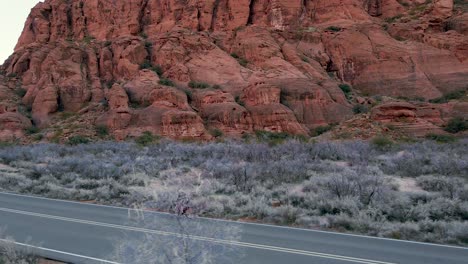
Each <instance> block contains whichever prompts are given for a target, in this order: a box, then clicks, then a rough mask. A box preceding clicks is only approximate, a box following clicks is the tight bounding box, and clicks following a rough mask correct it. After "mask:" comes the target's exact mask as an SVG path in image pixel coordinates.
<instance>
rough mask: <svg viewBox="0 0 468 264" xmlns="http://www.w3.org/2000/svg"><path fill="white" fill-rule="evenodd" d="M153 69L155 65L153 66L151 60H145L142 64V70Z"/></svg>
mask: <svg viewBox="0 0 468 264" xmlns="http://www.w3.org/2000/svg"><path fill="white" fill-rule="evenodd" d="M151 67H153V65H152V64H151V61H149V60H145V61H144V62H142V63H141V64H140V70H145V69H150V68H151Z"/></svg>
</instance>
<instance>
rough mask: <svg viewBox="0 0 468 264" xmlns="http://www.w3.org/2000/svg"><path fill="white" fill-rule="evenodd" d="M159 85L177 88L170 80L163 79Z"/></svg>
mask: <svg viewBox="0 0 468 264" xmlns="http://www.w3.org/2000/svg"><path fill="white" fill-rule="evenodd" d="M159 84H161V85H165V86H173V87H174V86H175V83H174V82H173V81H171V80H169V79H164V78H162V79H161V80H159Z"/></svg>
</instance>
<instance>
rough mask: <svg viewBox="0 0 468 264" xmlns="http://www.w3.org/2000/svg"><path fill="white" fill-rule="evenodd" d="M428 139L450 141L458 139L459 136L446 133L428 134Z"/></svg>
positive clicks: (440, 141)
mask: <svg viewBox="0 0 468 264" xmlns="http://www.w3.org/2000/svg"><path fill="white" fill-rule="evenodd" d="M426 138H427V139H430V140H434V141H436V142H439V143H450V142H455V141H457V138H456V137H454V136H452V135H444V134H427V135H426Z"/></svg>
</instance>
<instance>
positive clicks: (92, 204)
mask: <svg viewBox="0 0 468 264" xmlns="http://www.w3.org/2000/svg"><path fill="white" fill-rule="evenodd" d="M1 194H4V195H11V196H18V197H26V198H31V199H40V200H46V201H54V202H61V203H71V204H77V205H81V206H95V207H105V208H113V209H119V210H125V211H137V210H136V209H132V208H127V207H120V206H112V205H103V204H94V203H83V202H76V201H69V200H60V199H52V198H46V197H39V196H33V195H24V194H17V193H9V192H0V195H1ZM138 211H140V212H141V211H143V212H147V213H152V214H159V215H170V216H175V215H173V214H170V213H165V212H157V211H150V210H144V209H143V210H139V209H138ZM196 218H198V219H205V220H209V221H218V222H225V223H233V224H241V225H256V226H264V227H269V228H281V229H290V230H300V231H305V232H312V233H324V234H330V235H338V236H351V237H360V238H368V239H378V240H386V241H391V242H400V243H410V244H417V245H425V246H435V247H445V248H453V249H463V250H468V247H459V246H451V245H442V244H434V243H427V242H418V241H410V240H400V239H393V238H386V237H373V236H365V235H356V234H347V233H338V232H332V231H323V230H316V229H305V228H299V227H290V226H279V225H270V224H262V223H249V222H242V221H231V220H226V219H217V218H208V217H196Z"/></svg>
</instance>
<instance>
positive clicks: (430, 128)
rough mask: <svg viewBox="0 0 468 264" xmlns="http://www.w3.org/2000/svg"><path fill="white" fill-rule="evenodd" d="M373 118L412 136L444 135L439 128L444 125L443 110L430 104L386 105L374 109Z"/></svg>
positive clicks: (403, 103) (390, 103) (402, 103)
mask: <svg viewBox="0 0 468 264" xmlns="http://www.w3.org/2000/svg"><path fill="white" fill-rule="evenodd" d="M371 118H372V120H374V121H377V122H381V123H383V124H387V125H390V126H392V127H393V129H399V130H401V131H402V132H405V133H406V134H408V135H412V136H425V135H427V134H430V133H436V134H443V133H444V131H443V130H442V129H441V128H440V127H439V126H440V125H442V124H443V123H444V121H443V120H442V114H441V110H440V109H439V108H438V107H437V106H434V105H430V104H421V105H419V106H416V105H414V104H410V103H405V102H389V103H384V104H382V105H379V106H377V107H375V108H373V109H372V113H371Z"/></svg>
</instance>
